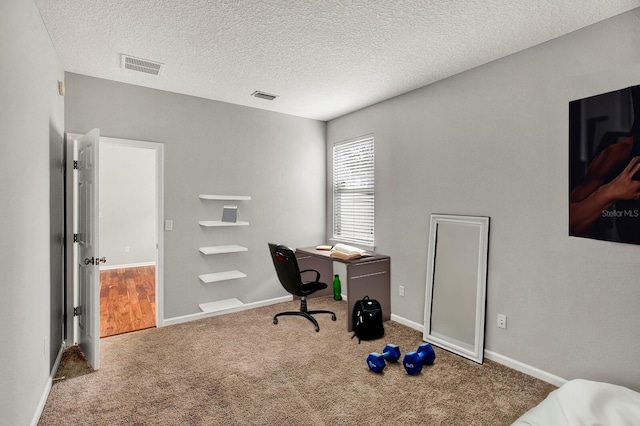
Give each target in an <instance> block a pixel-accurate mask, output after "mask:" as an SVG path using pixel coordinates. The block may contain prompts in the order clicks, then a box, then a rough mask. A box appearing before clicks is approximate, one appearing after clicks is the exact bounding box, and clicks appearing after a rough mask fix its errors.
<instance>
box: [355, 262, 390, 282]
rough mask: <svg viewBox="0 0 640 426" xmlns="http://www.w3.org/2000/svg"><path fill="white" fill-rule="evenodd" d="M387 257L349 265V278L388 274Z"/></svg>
mask: <svg viewBox="0 0 640 426" xmlns="http://www.w3.org/2000/svg"><path fill="white" fill-rule="evenodd" d="M389 264H390V262H389V259H379V260H372V261H371V262H364V263H356V264H354V265H350V267H349V272H350V278H351V279H352V280H353V279H360V278H366V277H369V276H375V275H381V274H389Z"/></svg>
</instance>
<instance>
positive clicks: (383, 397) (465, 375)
mask: <svg viewBox="0 0 640 426" xmlns="http://www.w3.org/2000/svg"><path fill="white" fill-rule="evenodd" d="M309 305H310V306H309V309H331V310H334V311H335V312H336V314H337V315H338V321H336V322H333V321H331V319H330V316H329V315H318V319H319V323H320V332H319V333H316V332H315V331H314V330H313V326H312V325H311V323H310V322H308V321H307V320H306V319H304V318H300V317H282V318H281V319H279V323H278V325H274V324H273V323H272V317H273V315H274V314H275V313H277V312H280V311H284V310H293V309H297V307H298V303H297V302H287V303H282V304H278V305H272V306H266V307H262V308H257V309H253V310H250V311H244V312H239V313H233V314H227V315H221V316H217V317H212V318H208V319H204V320H200V321H194V322H190V323H186V324H179V325H174V326H169V327H163V328H158V329H149V330H143V331H139V332H136V333H129V334H123V335H119V336H114V337H109V338H106V339H102V341H101V343H102V358H101V361H102V368H101V369H100V370H98V371H96V372H95V373H92V374H87V375H84V376H81V377H77V378H75V379H73V380H69V381H61V382H56V383H55V384H54V385H53V387H52V389H51V393H50V395H49V399H48V401H47V404H46V406H45V408H44V412H43V414H42V417H41V420H40V424H41V425H61V424H91V425H133V424H135V425H362V424H384V425H508V424H510V423H511V422H513V421H514V420H515V419H516V418H518V417H519V416H520V415H521V414H522V413H524V412H525V411H526V410H528V409H529V408H531V407H533V406H534V405H536V404H537V403H538V402H540V401H541V400H542V399H544V398H545V397H546V395H547V394H548V393H549V392H550V391H552V390H553V389H555V387H554V386H552V385H549V384H547V383H545V382H542V381H540V380H537V379H535V378H532V377H529V376H527V375H524V374H522V373H519V372H516V371H514V370H511V369H509V368H507V367H504V366H502V365H500V364H497V363H494V362H491V361H485V363H484V365H479V364H476V363H475V362H472V361H469V360H466V359H464V358H461V357H459V356H457V355H453V354H451V353H448V352H446V351H444V350H441V349H439V348H435V350H436V354H437V358H436V361H435V363H434V365H432V366H430V367H426V368H425V369H423V371H422V373H421V374H420V375H418V376H408V375H407V374H406V373H405V372H404V369H403V368H402V365H401V364H397V365H393V364H391V365H388V366H387V368H386V369H385V370H384V373H383V374H375V373H372V372H370V371H369V370H368V368H367V366H366V363H365V358H366V356H367V354H368V353H369V352H373V351H378V352H379V351H380V350H381V349H382V347H383V346H384V344H385V343H387V342H389V343H395V344H397V345H399V346H400V349H401V350H402V353H403V354H404V353H406V352H408V351H410V350H413V349H415V348H416V347H417V346H418V345H419V344H420V343H421V340H422V339H421V338H422V334H421V333H420V332H418V331H415V330H412V329H410V328H408V327H405V326H402V325H400V324H398V323H395V322H392V321H389V322H386V323H385V330H386V336H385V337H384V338H382V339H379V340H377V341H370V342H364V341H363V342H362V344H360V345H358V343H357V340H355V339H354V340H351V339H350V337H351V333H347V331H346V317H345V315H346V314H347V304H346V303H345V302H344V301H340V302H336V301H334V300H333V299H331V298H320V299H311V300H310V301H309Z"/></svg>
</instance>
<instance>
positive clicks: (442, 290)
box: [423, 214, 489, 363]
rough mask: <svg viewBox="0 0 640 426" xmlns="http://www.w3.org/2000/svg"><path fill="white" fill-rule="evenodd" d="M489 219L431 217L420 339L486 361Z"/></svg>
mask: <svg viewBox="0 0 640 426" xmlns="http://www.w3.org/2000/svg"><path fill="white" fill-rule="evenodd" d="M488 246H489V218H488V217H477V216H454V215H441V214H434V215H431V226H430V228H429V251H428V258H427V289H426V290H427V291H426V302H425V318H424V324H425V327H424V336H423V338H424V340H426V341H427V342H430V343H432V344H434V345H436V346H439V347H441V348H443V349H446V350H448V351H450V352H453V353H456V354H458V355H461V356H463V357H466V358H469V359H471V360H473V361H476V362H479V363H482V362H483V361H484V320H485V299H486V293H487V291H486V289H487V254H488Z"/></svg>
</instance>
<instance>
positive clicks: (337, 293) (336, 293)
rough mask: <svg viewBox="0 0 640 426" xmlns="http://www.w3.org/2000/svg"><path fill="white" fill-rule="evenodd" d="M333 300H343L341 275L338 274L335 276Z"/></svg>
mask: <svg viewBox="0 0 640 426" xmlns="http://www.w3.org/2000/svg"><path fill="white" fill-rule="evenodd" d="M333 300H342V296H341V295H340V277H339V276H338V274H336V275H334V276H333Z"/></svg>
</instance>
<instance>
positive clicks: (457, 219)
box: [423, 214, 489, 364]
mask: <svg viewBox="0 0 640 426" xmlns="http://www.w3.org/2000/svg"><path fill="white" fill-rule="evenodd" d="M443 223H449V224H460V225H465V226H474V227H477V228H478V271H477V283H476V294H475V298H476V303H475V306H476V315H475V339H474V344H473V345H472V346H473V348H472V349H469V348H466V347H464V346H463V345H461V344H460V343H459V342H457V341H456V340H455V339H453V338H451V339H448V338H446V337H443V336H442V335H441V334H439V335H437V336H434V335H433V332H432V329H431V315H432V306H433V284H434V274H435V267H436V247H437V237H438V225H440V224H443ZM488 248H489V218H488V217H479V216H456V215H442V214H432V215H431V225H430V229H429V250H428V255H427V285H426V287H427V288H426V297H425V316H424V333H423V339H424V340H425V341H427V342H429V343H432V344H434V345H436V346H439V347H441V348H443V349H446V350H448V351H450V352H453V353H455V354H458V355H460V356H463V357H465V358H469V359H471V360H473V361H475V362H478V363H480V364H482V363H483V362H484V327H485V304H486V294H487V259H488Z"/></svg>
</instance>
